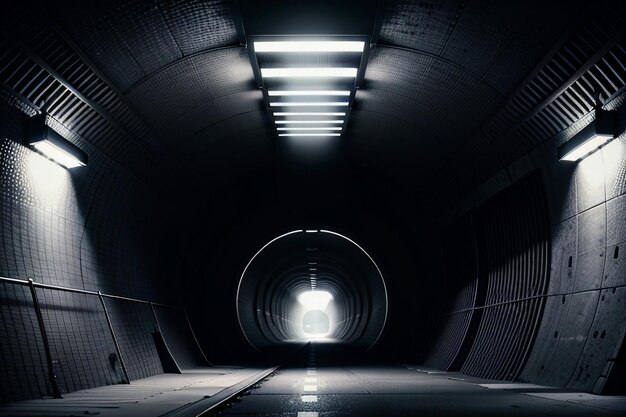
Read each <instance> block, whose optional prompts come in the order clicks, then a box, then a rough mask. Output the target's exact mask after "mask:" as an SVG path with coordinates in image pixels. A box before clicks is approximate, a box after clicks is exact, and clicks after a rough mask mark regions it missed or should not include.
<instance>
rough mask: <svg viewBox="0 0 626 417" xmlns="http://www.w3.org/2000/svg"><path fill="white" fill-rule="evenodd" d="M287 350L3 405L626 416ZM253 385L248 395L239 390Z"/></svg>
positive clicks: (478, 383)
mask: <svg viewBox="0 0 626 417" xmlns="http://www.w3.org/2000/svg"><path fill="white" fill-rule="evenodd" d="M291 352H292V356H291V359H290V360H287V361H285V362H284V364H283V366H282V367H281V368H280V369H279V370H278V371H276V372H274V370H275V367H272V368H266V367H256V368H239V367H225V368H219V367H203V368H198V369H192V370H191V369H190V370H186V371H184V373H183V374H162V375H156V376H153V377H149V378H144V379H141V380H137V381H133V382H132V384H131V385H126V384H118V385H109V386H104V387H99V388H93V389H87V390H82V391H77V392H73V393H69V394H66V395H64V398H62V399H53V398H45V399H38V400H28V401H22V402H18V403H13V404H7V405H4V406H1V407H0V417H1V416H51V415H54V416H67V417H69V416H77V415H98V416H111V417H115V416H120V417H121V416H128V417H132V416H168V417H191V416H194V417H195V416H198V415H201V414H202V412H203V411H204V410H207V409H208V408H209V407H210V406H212V405H215V404H217V403H218V402H220V401H222V400H224V401H225V404H227V405H226V406H225V407H224V406H221V407H222V408H221V409H220V408H218V409H217V410H215V412H218V413H219V414H218V415H220V416H233V417H234V416H272V417H339V416H360V417H367V416H616V415H626V396H599V395H592V394H588V393H583V392H577V391H572V390H565V389H562V388H551V387H545V386H540V385H534V384H526V383H509V382H504V381H495V380H485V379H479V378H473V377H470V376H467V375H464V374H461V373H456V372H442V371H437V370H433V369H427V368H423V367H420V366H414V365H406V364H405V365H400V364H396V365H391V364H386V365H372V364H371V361H370V360H368V358H367V356H364V355H363V354H362V353H359V352H357V351H354V350H351V349H350V348H349V347H347V346H339V345H329V344H323V343H322V344H308V345H305V346H304V347H303V348H302V349H299V350H298V352H297V353H295V354H293V350H292V351H291ZM282 354H285V352H284V351H283V352H280V353H279V351H276V352H274V355H272V356H273V357H278V356H279V355H282ZM256 381H260V382H256ZM252 384H254V385H252ZM250 385H252V388H251V389H249V390H247V391H246V395H240V394H238V393H239V392H241V389H242V388H241V387H242V386H245V387H249V386H250ZM235 397H238V398H237V399H235ZM211 413H213V412H211ZM202 415H215V414H202Z"/></svg>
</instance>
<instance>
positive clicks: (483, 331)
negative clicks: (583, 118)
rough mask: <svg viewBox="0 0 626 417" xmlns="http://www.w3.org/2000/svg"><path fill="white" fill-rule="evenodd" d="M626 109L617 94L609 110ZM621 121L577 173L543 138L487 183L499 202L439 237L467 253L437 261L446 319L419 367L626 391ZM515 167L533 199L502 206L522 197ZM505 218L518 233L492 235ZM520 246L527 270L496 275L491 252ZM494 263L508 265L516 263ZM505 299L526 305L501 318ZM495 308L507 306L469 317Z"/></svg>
mask: <svg viewBox="0 0 626 417" xmlns="http://www.w3.org/2000/svg"><path fill="white" fill-rule="evenodd" d="M625 101H626V95H624V94H623V93H622V94H621V95H620V96H618V97H617V98H616V99H615V100H613V101H612V102H610V103H609V105H608V107H609V108H611V107H612V108H616V107H619V106H620V105H623V103H624V102H625ZM620 114H621V115H620V118H619V126H618V132H620V135H619V137H618V138H616V139H615V140H613V141H612V142H610V143H609V144H608V145H607V146H605V147H604V148H602V149H601V150H600V151H598V152H595V153H593V154H592V155H590V156H588V157H586V158H585V159H583V160H582V161H580V162H579V163H575V164H571V163H563V162H559V161H558V160H557V158H556V157H555V155H556V144H557V143H558V142H557V141H558V139H559V138H558V137H556V138H553V139H552V140H551V141H550V142H549V143H547V144H546V145H544V146H542V147H540V148H538V149H537V150H535V151H534V152H532V153H531V154H529V155H527V156H525V157H524V158H522V159H521V160H519V161H516V162H515V163H514V164H511V166H509V167H508V168H507V169H506V170H505V171H503V172H501V173H500V175H498V176H497V177H494V178H492V180H490V182H488V183H486V184H490V187H491V188H492V189H493V188H496V189H497V188H499V189H506V191H505V192H504V193H501V194H499V195H497V196H496V197H493V198H492V199H491V200H489V201H487V202H486V203H485V204H483V205H482V206H480V207H479V208H477V209H476V210H474V211H473V212H470V213H469V214H466V215H465V216H463V217H461V218H460V219H458V220H457V221H456V222H455V223H453V224H451V226H450V227H449V228H448V233H447V234H446V236H450V237H451V238H452V240H453V241H454V240H458V242H459V245H458V248H459V250H463V251H464V252H466V255H465V258H463V259H462V261H461V262H460V263H459V264H458V265H457V266H454V267H452V266H450V265H449V264H448V263H446V267H448V269H447V270H446V272H445V281H446V287H445V290H444V293H445V301H446V302H445V305H446V309H445V310H444V313H443V316H442V317H443V320H442V321H441V322H440V323H441V326H440V327H441V331H439V332H436V333H434V336H433V341H432V344H431V349H430V352H429V353H428V354H427V356H426V357H425V363H426V364H427V365H429V366H432V367H435V368H439V369H446V370H461V371H463V372H466V373H469V374H472V375H477V376H483V377H490V378H501V379H519V380H523V381H528V382H533V383H539V384H542V385H547V386H560V387H569V388H575V389H580V390H584V391H590V392H595V393H613V392H619V393H623V392H624V386H625V385H624V376H625V375H626V373H625V371H624V369H625V361H626V356H625V353H624V346H625V344H624V340H625V337H624V335H625V329H626V292H625V287H626V266H625V265H626V264H625V263H624V261H623V256H624V255H623V247H624V245H625V242H626V226H625V225H626V176H624V172H625V171H624V168H625V167H626V134H625V133H624V132H625V131H626V118H624V110H623V109H621V110H620ZM520 167H525V168H524V170H525V171H526V172H528V171H531V170H533V169H535V170H537V171H536V173H535V174H533V175H532V177H534V179H533V180H531V181H532V182H534V183H535V185H534V186H533V187H534V188H535V190H534V191H533V194H532V195H528V196H527V197H528V198H526V199H521V200H520V199H519V198H513V199H510V198H509V201H508V202H507V198H506V197H505V198H503V196H505V195H506V194H509V196H511V195H512V194H515V193H517V192H519V191H520V188H521V187H526V188H527V187H528V185H526V186H524V185H523V182H525V183H526V184H529V179H526V180H523V182H522V183H517V184H515V185H511V178H515V177H516V176H518V177H519V172H520ZM503 178H506V180H503ZM538 180H540V182H541V183H543V188H544V189H545V192H544V191H541V190H540V189H541V188H542V187H541V184H539V183H538ZM494 184H498V185H496V186H495V187H494ZM486 188H487V187H483V188H482V190H483V192H484V190H485V189H486ZM516 190H517V191H516ZM544 194H545V196H546V198H545V199H546V203H547V210H546V211H545V215H541V214H540V213H539V211H538V210H540V209H539V207H538V206H537V207H536V208H535V209H534V211H535V214H534V215H532V216H531V217H527V218H526V219H525V220H523V216H524V213H523V211H525V210H528V209H532V207H533V205H536V202H537V201H539V200H542V199H543V197H542V196H543V195H544ZM521 195H522V194H520V196H521ZM531 197H532V198H531ZM498 201H499V202H498ZM542 204H543V203H542ZM498 205H501V208H500V209H497V206H498ZM503 210H504V211H503ZM520 211H521V212H520ZM499 212H500V213H499ZM505 214H506V216H512V217H511V218H512V219H514V222H517V223H518V224H517V226H516V227H515V228H514V229H512V230H509V232H508V233H503V232H505V229H502V228H501V227H500V226H502V224H501V222H502V220H503V216H504V215H505ZM529 214H531V213H527V216H528V215H529ZM546 216H547V217H546ZM546 223H549V225H550V226H549V228H548V227H547V226H546ZM499 224H500V226H498V225H499ZM541 225H544V226H541ZM522 226H523V227H522ZM540 226H541V227H540ZM499 229H500V230H499ZM481 236H482V237H481ZM524 236H525V239H527V242H534V245H533V246H532V247H531V248H530V249H531V252H532V253H535V255H533V257H534V258H535V262H530V261H531V259H530V258H529V259H528V262H523V259H519V261H522V262H521V263H519V264H518V265H517V267H515V264H510V265H509V266H510V267H506V265H505V268H501V267H500V266H498V263H497V259H498V258H499V257H500V256H499V255H498V254H500V255H502V254H503V251H506V250H507V245H509V244H510V243H511V238H513V239H518V238H523V237H524ZM529 238H530V240H528V239H529ZM508 247H509V248H510V246H508ZM531 252H528V253H531ZM481 253H483V256H481ZM470 254H477V256H476V258H475V259H473V258H472V255H470ZM503 259H509V261H513V262H515V257H508V256H505V257H504V258H503ZM475 261H476V262H475ZM494 261H496V262H495V263H494ZM507 263H508V262H507ZM494 266H495V267H496V268H494ZM548 273H549V275H548ZM507 276H508V277H507ZM501 277H507V278H506V279H505V280H500V278H501ZM502 284H505V285H504V286H503V285H502ZM515 288H517V289H515ZM508 289H510V290H513V291H512V292H511V291H508ZM483 294H484V296H485V297H486V298H485V301H484V302H483V301H482V297H483ZM511 296H512V297H514V298H528V299H527V300H524V301H522V302H520V303H516V304H514V305H515V307H514V308H512V309H511V308H509V307H508V306H509V305H510V304H508V303H506V300H507V298H508V297H511ZM502 300H504V303H505V304H502V305H496V306H494V307H493V308H481V309H480V310H478V309H477V308H476V306H481V305H489V304H493V303H502V302H503V301H502ZM542 304H543V307H542ZM507 310H508V311H507ZM454 311H457V313H455V314H451V313H453V312H454ZM491 312H492V313H491ZM487 314H489V315H491V316H492V320H491V322H489V321H487V320H489V316H488V315H487ZM522 317H525V319H524V320H520V318H522ZM516 323H517V325H518V326H519V325H521V327H517V328H516V327H515V325H516ZM500 328H502V329H504V328H510V331H509V332H508V333H507V332H500V331H498V329H500ZM507 334H508V336H507ZM512 336H515V341H514V340H512V339H511V337H512ZM502 338H503V339H502ZM481 339H482V340H481ZM501 340H505V341H507V342H515V343H511V344H508V343H501Z"/></svg>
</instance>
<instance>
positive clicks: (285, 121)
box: [276, 120, 343, 125]
mask: <svg viewBox="0 0 626 417" xmlns="http://www.w3.org/2000/svg"><path fill="white" fill-rule="evenodd" d="M290 123H294V124H298V123H300V124H302V123H315V124H319V123H335V124H337V123H339V124H341V123H343V120H276V124H278V125H285V124H290Z"/></svg>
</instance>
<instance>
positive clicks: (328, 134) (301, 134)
mask: <svg viewBox="0 0 626 417" xmlns="http://www.w3.org/2000/svg"><path fill="white" fill-rule="evenodd" d="M278 136H317V137H331V136H341V133H279V134H278Z"/></svg>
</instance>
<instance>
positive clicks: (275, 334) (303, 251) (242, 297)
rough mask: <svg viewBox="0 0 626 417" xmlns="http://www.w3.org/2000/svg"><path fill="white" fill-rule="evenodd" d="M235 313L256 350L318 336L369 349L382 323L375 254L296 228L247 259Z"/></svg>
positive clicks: (383, 304) (383, 294)
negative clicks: (372, 255) (248, 260)
mask: <svg viewBox="0 0 626 417" xmlns="http://www.w3.org/2000/svg"><path fill="white" fill-rule="evenodd" d="M237 317H238V320H239V324H240V326H241V330H242V332H243V333H244V335H245V337H246V340H247V341H248V342H249V343H250V344H251V345H252V346H254V347H255V348H256V349H259V348H262V347H263V346H265V347H268V346H269V347H271V346H274V345H277V344H282V343H298V342H302V341H309V340H316V341H318V342H321V341H326V342H327V343H337V344H349V345H353V346H354V347H358V348H361V349H366V350H368V349H370V348H371V347H372V346H373V345H374V344H375V343H376V342H377V341H378V339H379V337H380V335H381V334H382V332H383V329H384V326H385V322H386V319H387V290H386V287H385V282H384V278H383V277H382V275H381V273H380V269H379V268H378V266H377V265H376V263H375V262H374V260H373V259H372V258H371V257H370V256H369V255H368V253H367V252H365V250H363V248H361V247H360V246H359V245H358V244H357V243H355V242H354V241H352V240H350V239H349V238H348V237H345V236H342V235H341V234H339V233H336V232H333V231H329V230H316V229H302V230H294V231H291V232H288V233H286V234H284V235H281V236H279V237H277V238H275V239H272V240H271V241H270V242H269V243H268V244H266V245H265V246H263V248H261V250H259V252H257V253H256V254H255V256H254V257H253V258H252V259H251V260H250V262H249V263H248V265H246V268H245V269H244V272H243V275H242V276H241V280H240V282H239V285H238V289H237Z"/></svg>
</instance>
